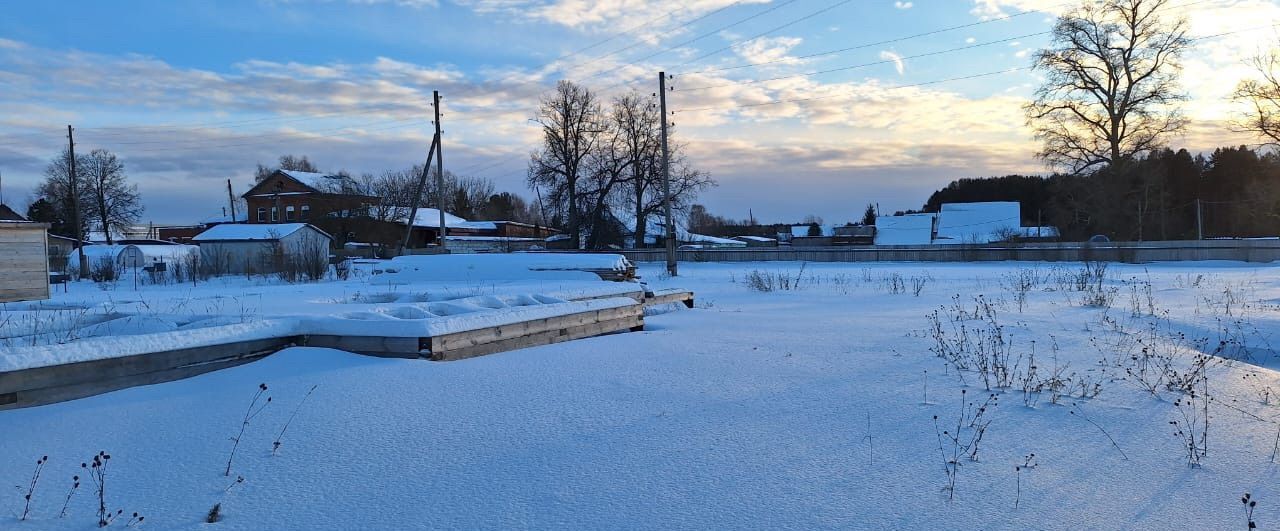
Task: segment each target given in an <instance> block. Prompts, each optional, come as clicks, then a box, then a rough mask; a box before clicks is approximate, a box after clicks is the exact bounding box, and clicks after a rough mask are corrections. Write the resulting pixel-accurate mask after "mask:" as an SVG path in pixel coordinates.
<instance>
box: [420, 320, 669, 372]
mask: <svg viewBox="0 0 1280 531" xmlns="http://www.w3.org/2000/svg"><path fill="white" fill-rule="evenodd" d="M643 327H644V318H643V317H641V316H631V317H622V318H618V319H612V320H608V321H600V322H595V323H589V324H584V325H579V326H574V327H569V328H563V329H559V330H546V331H543V332H539V333H536V334H531V335H527V336H521V337H512V338H508V339H503V340H500V341H493V342H489V343H484V344H479V345H474V346H468V347H460V348H455V349H451V350H443V351H432V353H431V359H432V360H434V361H456V360H461V359H467V358H474V357H476V356H484V355H486V354H495V353H498V352H509V351H512V350H518V349H522V348H530V347H537V346H543V345H550V344H554V343H561V342H564V341H571V340H574V339H582V338H586V337H594V336H599V335H603V334H608V333H613V332H621V331H625V330H639V329H641V328H643Z"/></svg>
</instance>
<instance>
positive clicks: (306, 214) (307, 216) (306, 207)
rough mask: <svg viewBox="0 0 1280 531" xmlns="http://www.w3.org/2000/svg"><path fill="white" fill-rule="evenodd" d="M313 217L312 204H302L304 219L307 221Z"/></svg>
mask: <svg viewBox="0 0 1280 531" xmlns="http://www.w3.org/2000/svg"><path fill="white" fill-rule="evenodd" d="M310 218H311V205H302V220H303V221H306V220H308V219H310Z"/></svg>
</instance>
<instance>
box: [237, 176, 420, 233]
mask: <svg viewBox="0 0 1280 531" xmlns="http://www.w3.org/2000/svg"><path fill="white" fill-rule="evenodd" d="M334 190H337V191H334ZM348 190H350V191H351V192H348ZM354 190H355V185H354V183H353V182H351V178H350V177H346V176H342V175H328V174H323V173H310V172H303V171H293V170H276V171H275V172H273V173H272V174H271V175H270V176H269V177H267V178H266V179H263V180H262V181H261V182H259V183H258V184H256V185H254V186H253V188H250V189H249V191H248V192H245V193H244V195H243V196H242V197H244V200H245V203H246V205H247V206H248V214H249V219H248V223H249V224H260V223H310V224H312V225H315V226H316V227H319V228H320V230H322V231H324V232H326V233H329V234H332V235H333V243H334V244H335V245H337V246H342V245H343V244H345V243H346V242H348V241H362V242H368V241H382V240H388V241H390V240H394V239H395V238H393V237H392V236H393V234H394V232H395V227H394V226H393V224H390V223H387V222H382V221H378V220H374V219H372V218H370V217H369V208H370V207H371V206H373V205H377V204H378V202H379V199H378V198H377V197H372V196H368V195H364V194H359V193H354Z"/></svg>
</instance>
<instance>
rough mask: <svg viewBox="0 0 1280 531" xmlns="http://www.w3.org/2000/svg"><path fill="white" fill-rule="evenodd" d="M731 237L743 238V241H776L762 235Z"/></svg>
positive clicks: (735, 237)
mask: <svg viewBox="0 0 1280 531" xmlns="http://www.w3.org/2000/svg"><path fill="white" fill-rule="evenodd" d="M733 239H735V240H744V241H752V242H776V241H778V240H777V239H776V238H766V237H764V236H734V237H733Z"/></svg>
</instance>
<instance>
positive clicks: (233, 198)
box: [227, 179, 249, 223]
mask: <svg viewBox="0 0 1280 531" xmlns="http://www.w3.org/2000/svg"><path fill="white" fill-rule="evenodd" d="M227 203H229V204H230V205H231V222H232V223H235V222H236V196H235V194H234V193H232V192H231V179H227ZM248 218H249V215H248V213H246V214H245V220H246V221H248Z"/></svg>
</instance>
